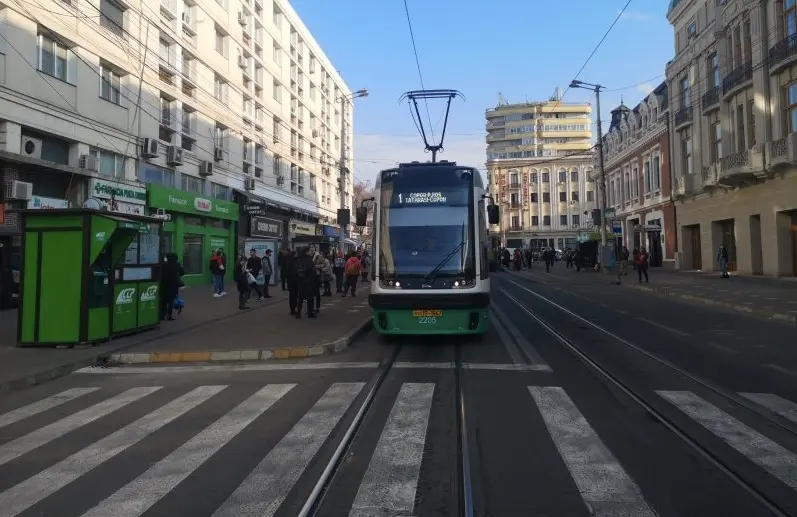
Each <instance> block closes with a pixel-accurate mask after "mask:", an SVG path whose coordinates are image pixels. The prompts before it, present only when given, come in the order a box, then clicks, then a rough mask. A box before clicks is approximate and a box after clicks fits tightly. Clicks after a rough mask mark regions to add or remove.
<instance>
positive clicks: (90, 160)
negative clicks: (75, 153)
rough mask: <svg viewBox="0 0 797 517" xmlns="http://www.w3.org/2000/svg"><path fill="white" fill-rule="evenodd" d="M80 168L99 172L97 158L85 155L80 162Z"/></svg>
mask: <svg viewBox="0 0 797 517" xmlns="http://www.w3.org/2000/svg"><path fill="white" fill-rule="evenodd" d="M78 166H79V167H80V168H81V169H86V170H87V171H93V172H97V157H96V156H91V155H90V154H83V155H81V156H80V159H79V160H78Z"/></svg>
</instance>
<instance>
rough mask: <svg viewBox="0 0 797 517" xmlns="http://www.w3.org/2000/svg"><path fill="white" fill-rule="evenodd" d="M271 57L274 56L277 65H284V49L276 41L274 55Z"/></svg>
mask: <svg viewBox="0 0 797 517" xmlns="http://www.w3.org/2000/svg"><path fill="white" fill-rule="evenodd" d="M271 57H272V59H273V60H274V63H275V64H276V65H277V66H279V67H282V49H281V48H280V46H279V45H277V43H276V42H274V46H273V50H272V56H271Z"/></svg>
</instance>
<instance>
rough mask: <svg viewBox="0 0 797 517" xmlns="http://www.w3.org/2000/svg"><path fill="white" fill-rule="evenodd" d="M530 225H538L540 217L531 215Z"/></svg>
mask: <svg viewBox="0 0 797 517" xmlns="http://www.w3.org/2000/svg"><path fill="white" fill-rule="evenodd" d="M531 225H532V226H539V225H540V217H539V216H537V215H532V216H531Z"/></svg>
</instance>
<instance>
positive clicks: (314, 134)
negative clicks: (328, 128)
mask: <svg viewBox="0 0 797 517" xmlns="http://www.w3.org/2000/svg"><path fill="white" fill-rule="evenodd" d="M313 138H318V130H317V129H313Z"/></svg>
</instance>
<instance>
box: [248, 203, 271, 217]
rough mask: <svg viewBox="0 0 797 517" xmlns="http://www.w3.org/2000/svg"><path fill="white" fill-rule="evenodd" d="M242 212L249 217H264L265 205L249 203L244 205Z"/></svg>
mask: <svg viewBox="0 0 797 517" xmlns="http://www.w3.org/2000/svg"><path fill="white" fill-rule="evenodd" d="M244 210H245V211H246V213H247V214H249V215H265V214H266V204H265V203H255V202H250V203H247V204H245V205H244Z"/></svg>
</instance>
